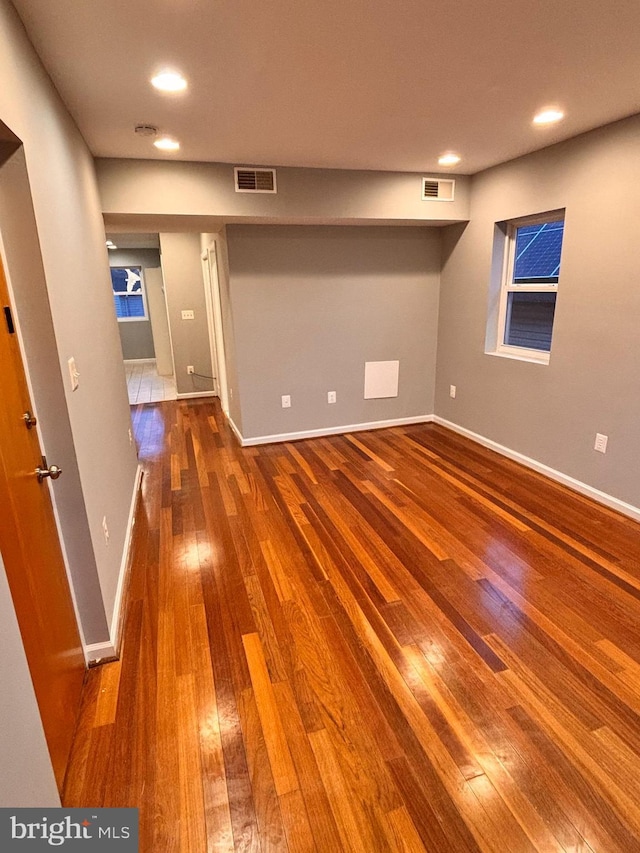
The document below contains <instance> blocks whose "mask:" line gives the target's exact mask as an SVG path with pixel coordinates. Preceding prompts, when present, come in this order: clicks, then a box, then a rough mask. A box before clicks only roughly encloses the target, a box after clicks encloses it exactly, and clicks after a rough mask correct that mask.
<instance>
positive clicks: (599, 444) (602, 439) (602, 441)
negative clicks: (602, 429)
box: [593, 432, 609, 453]
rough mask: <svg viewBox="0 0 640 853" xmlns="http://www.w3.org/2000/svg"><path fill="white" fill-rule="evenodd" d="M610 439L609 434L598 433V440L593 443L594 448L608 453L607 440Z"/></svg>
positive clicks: (599, 451)
mask: <svg viewBox="0 0 640 853" xmlns="http://www.w3.org/2000/svg"><path fill="white" fill-rule="evenodd" d="M608 441H609V436H608V435H602V433H599V432H597V433H596V441H595V444H594V445H593V449H594V450H597V451H598V453H606V452H607V442H608Z"/></svg>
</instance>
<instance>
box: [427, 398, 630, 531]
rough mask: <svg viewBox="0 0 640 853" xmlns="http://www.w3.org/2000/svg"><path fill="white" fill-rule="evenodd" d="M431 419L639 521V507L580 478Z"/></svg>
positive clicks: (454, 425)
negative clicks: (577, 478)
mask: <svg viewBox="0 0 640 853" xmlns="http://www.w3.org/2000/svg"><path fill="white" fill-rule="evenodd" d="M433 421H434V423H437V424H440V426H443V427H446V428H447V429H450V430H452V431H453V432H457V433H459V434H460V435H464V436H465V437H466V438H470V439H471V440H472V441H476V442H477V443H478V444H481V445H482V446H483V447H488V448H489V449H490V450H495V451H496V453H500V454H501V455H502V456H506V457H507V458H508V459H513V460H514V462H520V464H521V465H525V466H526V467H527V468H531V469H532V470H533V471H537V472H538V473H539V474H544V475H545V477H549V478H550V479H551V480H555V481H556V482H558V483H562V485H563V486H567V487H568V488H569V489H573V491H574V492H579V493H580V494H581V495H585V497H588V498H591V499H592V500H594V501H596V502H597V503H600V504H603V505H604V506H607V507H609V508H610V509H615V510H616V511H617V512H621V513H622V514H623V515H627V516H629V518H633V519H634V520H635V521H640V507H637V506H633V504H629V503H626V502H625V501H622V500H620V499H619V498H615V497H614V496H613V495H609V494H607V493H606V492H601V491H600V490H599V489H596V488H594V487H593V486H589V485H588V484H587V483H583V482H582V481H581V480H576V479H574V478H573V477H570V476H569V475H568V474H563V473H562V471H556V469H555V468H550V467H549V466H548V465H544V464H543V463H542V462H538V461H537V460H536V459H531V458H530V457H529V456H525V455H524V454H522V453H518V451H517V450H511V448H509V447H505V446H504V445H502V444H498V442H497V441H493V440H492V439H490V438H485V436H484V435H479V434H478V433H477V432H472V431H471V430H470V429H466V427H462V426H458V424H454V423H452V422H451V421H447V420H445V419H444V418H441V417H439V416H438V415H434V417H433Z"/></svg>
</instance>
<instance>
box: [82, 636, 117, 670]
mask: <svg viewBox="0 0 640 853" xmlns="http://www.w3.org/2000/svg"><path fill="white" fill-rule="evenodd" d="M84 656H85V658H86V660H87V666H92V665H93V666H95V665H96V664H98V663H101V661H103V660H112V659H113V658H117V657H118V656H117V654H116V650H115V647H114V645H113V643H111V642H110V641H108V642H105V643H91V644H90V645H88V646H85V647H84Z"/></svg>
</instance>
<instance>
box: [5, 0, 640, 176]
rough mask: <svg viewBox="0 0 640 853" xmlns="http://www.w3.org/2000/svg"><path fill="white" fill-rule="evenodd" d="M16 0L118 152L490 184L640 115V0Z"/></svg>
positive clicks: (74, 95)
mask: <svg viewBox="0 0 640 853" xmlns="http://www.w3.org/2000/svg"><path fill="white" fill-rule="evenodd" d="M13 2H14V5H15V6H16V8H17V10H18V12H19V14H20V16H21V17H22V20H23V21H24V23H25V26H26V28H27V31H28V33H29V36H30V38H31V40H32V42H33V43H34V45H35V47H36V49H37V51H38V53H39V54H40V56H41V57H42V60H43V62H44V64H45V66H46V68H47V70H48V71H49V73H50V75H51V77H52V78H53V80H54V83H55V85H56V86H57V88H58V90H59V91H60V93H61V95H62V97H63V99H64V101H65V102H66V104H67V106H68V107H69V109H70V111H71V113H72V115H73V116H74V118H75V119H76V121H77V123H78V125H79V127H80V129H81V131H82V133H83V135H84V137H85V139H86V140H87V142H88V144H89V147H90V148H91V150H92V152H93V153H94V154H95V155H97V156H100V157H136V158H156V157H157V158H165V159H166V158H168V157H173V158H176V155H167V154H161V153H159V152H157V151H156V149H155V148H153V146H152V145H151V143H150V141H149V140H148V139H143V138H140V137H138V136H136V135H135V134H134V132H133V128H134V126H135V125H136V124H138V123H151V124H155V125H158V126H159V127H160V128H161V129H162V130H163V131H165V132H167V133H169V134H171V135H174V136H176V137H177V138H178V139H179V140H180V142H181V144H182V147H181V150H180V152H179V154H178V155H177V158H178V159H183V160H209V161H220V162H228V163H238V164H242V165H273V166H277V165H289V166H317V167H333V168H347V169H385V170H401V171H418V172H421V171H435V170H439V171H442V169H441V168H440V169H439V167H438V166H437V157H438V155H439V154H441V153H442V152H444V151H447V150H449V149H453V150H454V151H457V152H459V153H460V154H461V155H462V157H463V160H462V162H461V163H460V164H459V166H458V167H456V168H455V169H453V170H452V171H457V172H459V173H466V174H472V173H474V172H477V171H479V170H481V169H484V168H486V167H488V166H491V165H494V164H496V163H499V162H503V161H505V160H509V159H512V158H513V157H516V156H519V155H520V154H524V153H526V152H528V151H532V150H535V149H538V148H542V147H544V146H546V145H549V144H552V143H553V142H557V141H559V140H561V139H566V138H568V137H570V136H575V135H576V134H578V133H581V132H583V131H585V130H589V129H591V128H593V127H597V126H600V125H602V124H606V123H608V122H611V121H614V120H616V119H619V118H622V117H625V116H628V115H631V114H633V113H637V112H640V2H639V0H616V2H615V3H608V4H607V3H606V2H603V0H597V1H596V0H527V2H524V0H13ZM165 65H170V66H175V67H177V68H179V69H180V70H181V71H182V72H183V73H184V74H185V76H186V77H187V78H188V80H189V89H188V92H187V93H186V95H184V96H175V95H174V96H167V95H161V94H159V93H158V92H156V91H155V90H153V89H152V88H151V86H150V85H149V82H148V81H149V78H150V76H151V75H152V73H153V72H154V71H155V70H157V69H158V68H159V67H161V66H165ZM549 104H559V105H560V106H562V107H563V108H564V109H565V111H566V119H565V120H564V121H563V122H561V123H560V125H557V126H555V127H553V128H549V127H548V128H546V129H541V128H534V127H533V126H532V124H531V119H532V116H533V114H534V113H535V112H536V111H537V110H538V109H539V108H541V107H544V106H546V105H549Z"/></svg>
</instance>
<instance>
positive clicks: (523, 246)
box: [495, 212, 564, 362]
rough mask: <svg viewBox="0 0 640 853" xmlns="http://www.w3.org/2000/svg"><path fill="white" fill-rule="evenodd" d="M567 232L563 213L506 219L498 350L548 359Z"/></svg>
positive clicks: (523, 356)
mask: <svg viewBox="0 0 640 853" xmlns="http://www.w3.org/2000/svg"><path fill="white" fill-rule="evenodd" d="M563 232H564V216H563V214H562V213H558V212H556V213H553V214H547V215H546V216H538V217H532V218H529V219H519V220H515V221H512V222H509V223H507V230H506V245H505V254H504V267H503V280H502V287H501V292H500V303H499V316H498V324H497V329H498V340H497V347H496V350H495V351H496V352H497V353H499V354H501V355H511V356H514V357H520V358H531V359H534V360H536V361H542V362H548V361H549V353H550V351H551V338H552V335H553V318H554V314H555V310H556V297H557V293H558V278H559V275H560V255H561V253H562V237H563Z"/></svg>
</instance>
